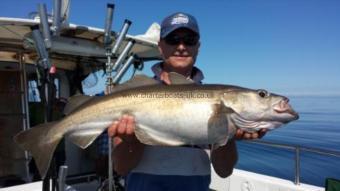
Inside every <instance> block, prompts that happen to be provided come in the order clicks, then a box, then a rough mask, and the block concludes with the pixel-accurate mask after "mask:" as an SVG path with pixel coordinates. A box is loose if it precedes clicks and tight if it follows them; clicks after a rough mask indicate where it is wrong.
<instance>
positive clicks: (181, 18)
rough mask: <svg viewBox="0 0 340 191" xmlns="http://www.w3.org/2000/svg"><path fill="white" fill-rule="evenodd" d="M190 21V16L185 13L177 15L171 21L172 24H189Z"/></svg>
mask: <svg viewBox="0 0 340 191" xmlns="http://www.w3.org/2000/svg"><path fill="white" fill-rule="evenodd" d="M188 23H189V17H188V16H186V15H183V14H178V15H176V16H175V17H174V18H173V19H172V21H171V25H179V24H188Z"/></svg>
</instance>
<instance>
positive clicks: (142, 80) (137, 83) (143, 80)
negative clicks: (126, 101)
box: [112, 74, 159, 93]
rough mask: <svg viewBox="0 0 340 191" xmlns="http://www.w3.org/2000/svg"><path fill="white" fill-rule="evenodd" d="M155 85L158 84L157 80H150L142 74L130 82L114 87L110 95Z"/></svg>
mask: <svg viewBox="0 0 340 191" xmlns="http://www.w3.org/2000/svg"><path fill="white" fill-rule="evenodd" d="M156 84H159V82H158V81H157V80H155V79H153V78H150V77H148V76H146V75H144V74H137V75H135V76H134V77H133V78H131V79H130V80H128V81H126V82H124V83H122V84H119V85H117V86H115V87H114V88H113V91H112V93H113V92H117V91H122V90H128V89H133V88H136V87H141V86H148V85H156Z"/></svg>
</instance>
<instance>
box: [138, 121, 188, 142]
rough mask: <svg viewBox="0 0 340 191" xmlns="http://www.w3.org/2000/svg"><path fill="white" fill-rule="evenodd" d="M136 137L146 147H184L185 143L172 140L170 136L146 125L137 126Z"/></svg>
mask: <svg viewBox="0 0 340 191" xmlns="http://www.w3.org/2000/svg"><path fill="white" fill-rule="evenodd" d="M135 135H136V137H137V139H138V140H139V141H140V142H141V143H144V144H146V145H158V146H159V145H162V146H182V145H185V143H184V142H182V141H180V140H176V139H170V138H169V137H168V136H166V135H164V134H162V133H160V132H157V131H156V130H155V129H153V128H151V127H148V126H146V125H140V124H138V125H136V128H135Z"/></svg>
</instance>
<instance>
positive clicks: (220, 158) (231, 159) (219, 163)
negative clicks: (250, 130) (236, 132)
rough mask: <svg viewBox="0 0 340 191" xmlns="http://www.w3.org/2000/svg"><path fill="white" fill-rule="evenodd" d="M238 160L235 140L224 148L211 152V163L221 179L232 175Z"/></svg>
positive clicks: (230, 141)
mask: <svg viewBox="0 0 340 191" xmlns="http://www.w3.org/2000/svg"><path fill="white" fill-rule="evenodd" d="M237 160H238V154H237V148H236V143H235V140H234V139H231V140H229V142H228V143H227V144H226V145H225V146H222V147H219V148H217V149H215V150H212V151H211V162H212V165H213V167H214V169H215V172H216V173H217V174H218V175H219V176H220V177H224V178H225V177H228V176H230V175H231V174H232V172H233V169H234V166H235V165H236V162H237Z"/></svg>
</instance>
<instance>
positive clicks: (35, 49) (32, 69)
mask: <svg viewBox="0 0 340 191" xmlns="http://www.w3.org/2000/svg"><path fill="white" fill-rule="evenodd" d="M63 2H67V1H63ZM41 10H42V11H41V12H40V15H39V16H37V17H35V18H31V19H22V18H6V17H0V125H1V127H2V128H1V130H0V191H19V190H20V191H25V190H27V191H28V190H29V191H35V190H37V191H38V190H39V191H40V190H49V188H47V189H46V188H45V189H43V188H42V187H43V186H42V185H43V182H42V181H37V182H31V181H32V174H31V172H30V166H29V161H30V159H31V157H30V155H29V153H27V152H24V151H22V150H20V149H19V148H18V147H17V146H16V145H15V143H14V142H13V141H12V139H11V137H12V136H13V135H15V134H16V133H18V132H19V131H21V130H24V129H28V128H30V122H32V120H33V118H32V116H36V114H37V113H39V112H40V113H39V114H40V116H44V115H43V113H44V112H43V111H44V106H43V99H40V98H39V99H38V100H34V94H38V93H39V91H38V89H37V84H39V83H42V85H43V84H44V75H46V74H47V73H44V72H45V71H50V75H54V78H55V80H54V84H55V85H56V86H57V91H56V99H57V100H58V101H60V102H63V101H64V99H66V98H68V97H70V96H71V95H72V94H75V93H76V92H78V91H81V87H80V85H81V83H80V81H81V80H82V79H84V77H86V76H88V75H89V74H91V73H94V72H96V71H98V70H100V69H103V68H105V69H108V70H110V68H108V67H107V65H108V64H107V63H112V64H113V65H110V66H115V65H114V64H115V63H116V64H117V68H116V70H114V72H113V73H112V74H113V75H112V79H111V80H113V81H114V83H118V82H119V80H120V79H121V77H122V76H123V75H124V73H125V71H126V70H127V69H128V67H132V64H133V65H134V66H135V67H136V68H138V67H140V66H142V65H143V64H144V63H145V62H147V61H154V60H158V59H160V55H159V52H158V49H157V42H158V38H159V25H158V24H152V25H151V26H150V28H149V30H148V31H146V33H145V34H142V35H137V36H132V35H128V34H127V35H126V36H121V39H122V43H121V45H120V46H119V48H118V49H117V51H115V52H114V53H112V49H114V47H115V45H116V44H117V42H118V41H119V39H120V36H118V35H117V33H114V32H111V30H109V31H110V33H109V35H110V37H113V38H111V39H110V40H112V42H111V41H110V40H105V34H106V33H105V30H104V29H99V28H95V27H90V26H80V25H76V24H71V23H68V21H67V13H68V11H69V10H65V9H61V14H60V15H64V17H61V16H60V15H59V18H60V19H59V21H56V19H55V17H52V18H48V17H47V16H46V12H45V13H44V11H43V10H44V7H43V6H41ZM124 29H126V28H124V27H122V31H121V32H120V34H123V33H124ZM106 31H107V30H106ZM125 32H127V31H125ZM49 35H50V36H49ZM39 38H40V39H39ZM39 40H40V41H39ZM105 42H106V43H105ZM129 43H133V44H132V45H131V47H129ZM108 48H109V51H110V53H112V54H107V53H108ZM131 54H133V55H134V56H133V57H132V60H129V59H126V58H128V57H129V55H131ZM129 58H130V57H129ZM126 60H127V61H126ZM121 61H122V62H121ZM123 61H124V63H123ZM125 61H126V62H125ZM117 62H120V63H117ZM51 68H52V69H51ZM37 69H39V70H40V71H38V70H37ZM54 69H56V70H57V72H56V73H54V71H53V70H54ZM79 80H80V81H79ZM40 93H41V92H40ZM30 96H31V97H30ZM32 96H33V97H32ZM39 109H40V110H39ZM45 109H48V107H46V108H45ZM41 112H42V113H41ZM45 115H48V113H45ZM34 120H37V119H34ZM258 143H261V141H260V142H258ZM262 143H263V142H262ZM263 144H270V143H263ZM271 145H273V146H282V145H277V144H271ZM65 146H66V147H65V150H66V156H67V157H66V165H67V166H68V176H67V177H66V183H67V184H70V186H72V187H73V188H74V189H75V190H95V189H97V188H98V186H99V184H100V179H99V178H98V177H96V175H95V174H93V173H94V168H95V167H94V164H93V163H94V157H93V156H94V155H93V154H91V152H93V148H92V150H91V149H89V150H87V151H82V150H80V149H78V148H77V147H75V146H73V145H72V144H70V143H68V142H66V144H65ZM283 146H287V145H283ZM316 152H320V151H316ZM325 153H326V154H331V155H332V154H333V155H336V156H340V154H339V153H328V152H326V151H325ZM296 156H297V158H296V161H297V165H296V177H295V182H292V181H289V180H285V179H280V178H277V177H272V176H266V175H262V174H257V173H253V172H249V171H244V170H239V169H235V170H234V172H233V174H232V175H231V176H230V177H228V178H225V179H222V178H219V177H218V176H217V175H216V173H215V172H212V183H211V186H210V187H211V189H212V190H221V191H226V190H230V191H267V190H268V191H274V190H289V191H307V190H308V191H321V190H325V189H324V188H323V187H318V186H314V185H308V184H303V183H300V181H299V170H298V169H299V159H298V156H299V153H297V155H296ZM292 168H293V167H292ZM10 180H13V181H12V182H11V181H10ZM6 181H8V182H7V183H6ZM5 183H6V184H5ZM22 183H24V184H22ZM15 184H21V185H15ZM51 184H52V183H51ZM51 184H50V185H51ZM6 185H11V186H6ZM1 187H3V188H1ZM69 189H70V187H69ZM70 190H71V189H70Z"/></svg>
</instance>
